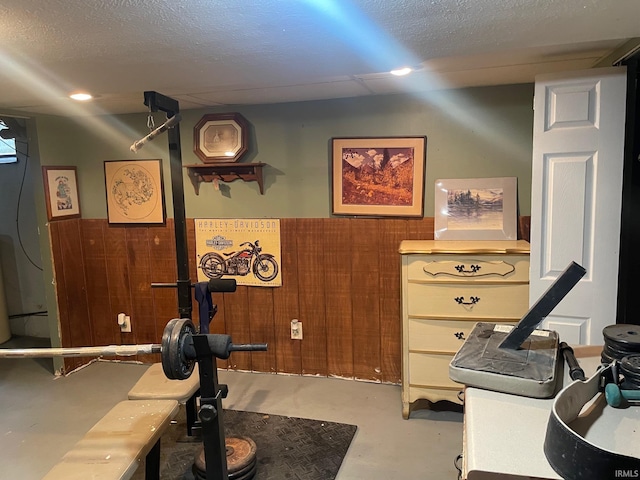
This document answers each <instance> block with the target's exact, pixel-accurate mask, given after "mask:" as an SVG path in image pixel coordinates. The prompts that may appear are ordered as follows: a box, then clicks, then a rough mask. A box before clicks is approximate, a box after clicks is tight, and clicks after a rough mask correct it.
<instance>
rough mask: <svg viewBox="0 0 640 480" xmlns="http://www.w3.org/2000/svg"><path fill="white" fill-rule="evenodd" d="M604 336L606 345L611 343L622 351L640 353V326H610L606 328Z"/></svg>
mask: <svg viewBox="0 0 640 480" xmlns="http://www.w3.org/2000/svg"><path fill="white" fill-rule="evenodd" d="M602 335H604V339H605V344H607V343H609V342H611V344H612V345H614V346H616V347H617V348H621V349H622V350H629V351H635V352H640V325H630V324H617V325H609V326H607V327H604V329H603V330H602Z"/></svg>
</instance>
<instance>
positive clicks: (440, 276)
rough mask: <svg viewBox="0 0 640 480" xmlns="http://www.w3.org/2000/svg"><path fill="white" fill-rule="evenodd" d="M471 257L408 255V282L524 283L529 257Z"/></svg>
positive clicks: (527, 273) (527, 279) (527, 276)
mask: <svg viewBox="0 0 640 480" xmlns="http://www.w3.org/2000/svg"><path fill="white" fill-rule="evenodd" d="M504 257H506V256H505V255H503V256H502V257H501V256H499V255H485V256H481V255H475V256H473V257H471V256H469V257H463V256H455V257H454V256H452V255H448V256H443V255H431V256H429V255H412V256H411V259H410V261H409V272H408V273H409V280H415V281H421V282H469V281H472V282H473V281H475V282H487V283H501V282H505V283H506V282H510V283H516V282H520V283H528V282H529V257H528V256H526V255H512V256H508V257H507V258H504Z"/></svg>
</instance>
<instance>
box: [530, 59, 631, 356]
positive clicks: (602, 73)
mask: <svg viewBox="0 0 640 480" xmlns="http://www.w3.org/2000/svg"><path fill="white" fill-rule="evenodd" d="M625 92H626V69H625V68H624V67H619V68H607V69H592V70H586V71H582V72H573V73H563V74H559V75H549V76H540V77H537V78H536V86H535V100H534V109H535V114H534V132H533V163H532V189H531V190H532V198H531V271H530V275H531V278H530V290H529V293H530V294H529V302H530V304H531V305H533V304H534V303H535V302H536V301H537V300H538V299H539V298H540V296H541V295H542V294H543V293H544V292H545V291H546V290H547V288H549V286H550V285H551V284H552V283H553V281H555V280H556V279H557V278H558V276H559V275H560V274H561V273H562V272H563V271H564V269H565V268H566V267H567V266H568V265H569V263H570V262H571V261H575V262H577V263H579V264H580V265H582V266H583V267H584V268H585V269H586V270H587V273H586V275H585V276H584V277H583V278H582V279H581V280H580V282H579V283H578V285H576V286H575V287H574V288H573V289H572V290H571V292H569V294H568V295H567V296H566V297H565V299H564V300H563V301H562V302H561V303H560V304H559V305H558V306H557V307H556V308H555V309H554V310H553V312H551V315H549V316H548V317H547V319H546V320H545V321H544V322H543V327H544V328H549V329H552V330H556V331H558V333H560V337H561V340H563V341H566V342H568V343H570V344H602V343H603V338H602V329H603V328H604V327H605V326H607V325H611V324H613V323H615V321H616V299H617V275H618V254H619V243H620V242H619V235H620V214H621V213H620V212H621V196H622V165H623V148H624V124H625V97H626V94H625Z"/></svg>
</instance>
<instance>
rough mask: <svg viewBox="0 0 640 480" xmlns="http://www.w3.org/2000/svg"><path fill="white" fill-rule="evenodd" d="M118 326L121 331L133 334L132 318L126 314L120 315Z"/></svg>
mask: <svg viewBox="0 0 640 480" xmlns="http://www.w3.org/2000/svg"><path fill="white" fill-rule="evenodd" d="M118 325H120V331H121V332H126V333H131V317H130V316H129V315H126V314H124V313H119V314H118Z"/></svg>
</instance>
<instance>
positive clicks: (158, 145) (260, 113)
mask: <svg viewBox="0 0 640 480" xmlns="http://www.w3.org/2000/svg"><path fill="white" fill-rule="evenodd" d="M160 93H164V92H160ZM142 101H143V95H142V92H141V93H140V102H141V104H142ZM532 103H533V85H530V84H527V85H509V86H500V87H483V88H472V89H463V90H449V91H438V92H431V93H429V94H426V95H424V96H421V97H416V96H408V95H389V96H373V97H358V98H347V99H337V100H323V101H312V102H297V103H284V104H266V105H251V106H235V107H225V108H206V109H199V110H186V111H183V112H181V113H182V117H183V119H182V121H181V122H180V124H179V128H180V139H181V147H182V148H181V151H182V163H183V164H184V165H188V164H194V163H201V162H200V159H199V158H198V157H197V156H196V155H195V154H194V153H193V127H194V125H195V124H196V123H197V122H198V121H199V120H200V118H201V117H202V116H203V115H205V114H207V113H221V112H240V113H241V114H242V115H243V116H244V117H245V118H246V119H247V120H248V122H249V123H250V143H249V151H248V153H247V154H246V155H245V157H244V158H243V159H242V162H243V163H244V162H264V163H266V164H267V165H268V167H266V168H265V170H264V176H265V194H264V195H260V192H259V189H258V184H257V183H256V182H242V181H240V180H238V181H235V182H232V183H228V184H224V183H220V190H219V191H216V190H215V189H214V187H213V185H212V184H208V183H205V184H202V185H201V188H200V195H198V196H196V194H195V192H194V189H193V186H192V185H191V182H190V181H189V179H188V177H187V175H186V171H185V172H184V194H185V205H186V216H187V217H188V218H205V217H210V218H216V217H222V218H225V217H226V218H234V217H274V218H287V217H289V218H305V217H328V216H330V214H331V196H330V193H331V185H330V171H331V160H330V143H331V138H332V137H356V136H369V137H376V136H415V135H425V136H426V137H427V166H426V180H425V182H426V183H425V216H433V215H434V183H435V181H436V179H438V178H472V177H518V185H519V205H520V214H521V215H529V214H530V210H531V201H530V197H531V153H532V152H531V149H532V130H533V110H532ZM154 117H155V124H156V126H159V125H160V124H161V123H163V122H164V114H163V113H156V114H154ZM37 132H38V135H37V138H38V147H39V154H40V161H41V163H42V165H76V166H77V167H78V184H79V190H80V203H81V209H82V217H83V218H106V216H107V208H106V197H105V187H104V167H103V162H104V161H105V160H126V159H148V158H161V159H163V170H164V178H165V182H164V183H165V198H166V205H167V216H169V217H171V216H173V207H172V202H171V192H170V179H169V153H168V141H167V136H166V134H163V135H160V136H159V137H157V138H156V139H155V140H154V141H152V142H150V143H147V144H146V145H145V146H144V147H143V148H142V149H141V150H140V151H139V152H138V153H137V154H135V153H132V152H131V151H130V150H129V147H130V146H131V144H132V143H133V142H134V141H135V140H138V139H140V138H141V137H143V136H145V135H146V134H147V133H148V128H147V114H132V115H119V116H104V117H77V118H62V117H53V116H38V117H37ZM42 208H44V205H42Z"/></svg>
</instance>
